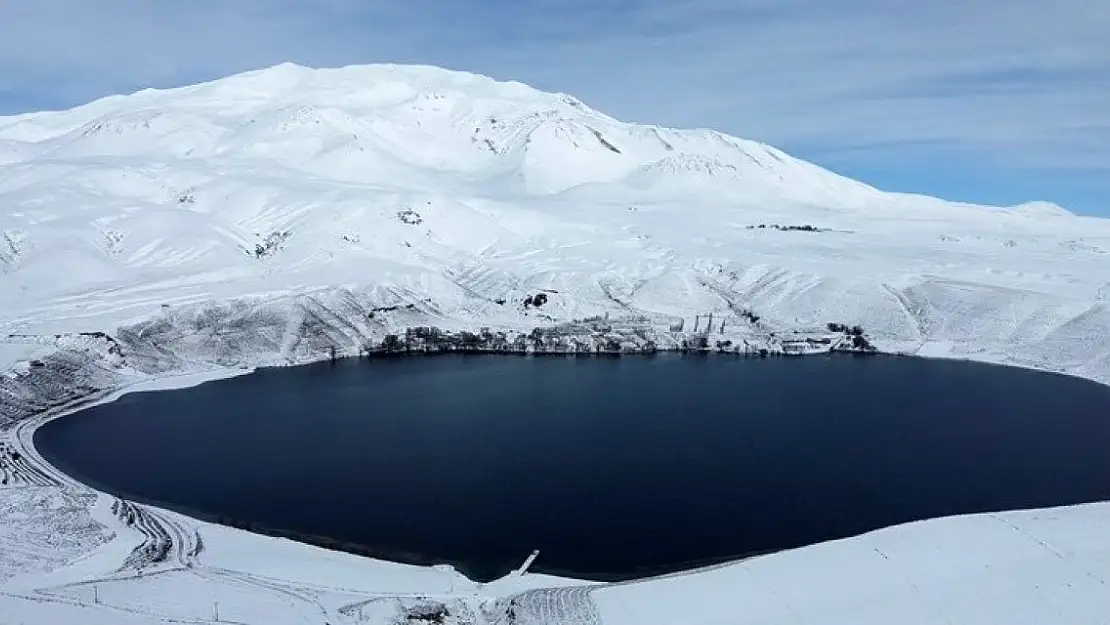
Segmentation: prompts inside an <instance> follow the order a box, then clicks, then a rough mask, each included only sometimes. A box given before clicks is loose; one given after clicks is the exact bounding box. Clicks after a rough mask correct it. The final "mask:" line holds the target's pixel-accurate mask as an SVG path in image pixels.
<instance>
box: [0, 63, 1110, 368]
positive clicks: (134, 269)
mask: <svg viewBox="0 0 1110 625" xmlns="http://www.w3.org/2000/svg"><path fill="white" fill-rule="evenodd" d="M759 225H780V226H800V225H811V226H814V227H815V228H817V229H818V230H819V231H817V232H804V231H793V230H786V231H784V230H780V229H772V228H759V227H758V226H759ZM1108 250H1110V222H1108V221H1105V220H1099V219H1092V218H1081V217H1076V216H1072V215H1070V214H1068V213H1067V212H1066V211H1063V210H1062V209H1059V208H1058V207H1053V205H1048V204H1044V203H1034V204H1028V205H1024V206H1022V207H1018V208H1016V209H1004V208H992V207H981V206H970V205H966V204H955V203H949V202H944V201H941V200H936V199H932V198H927V197H921V196H913V195H905V194H892V193H884V192H881V191H879V190H876V189H874V188H872V187H869V186H867V185H864V184H862V183H859V182H856V181H853V180H849V179H847V178H844V177H842V176H839V175H837V174H834V173H832V172H829V171H826V170H824V169H821V168H820V167H817V166H815V165H812V164H809V163H806V162H803V161H801V160H798V159H795V158H792V157H790V156H788V155H786V154H784V153H782V152H780V151H778V150H776V149H774V148H772V147H770V146H767V145H763V144H760V143H756V142H752V141H745V140H742V139H737V138H734V137H729V136H726V135H723V134H721V133H718V132H714V131H709V130H674V129H669V128H659V127H653V126H640V125H634V124H628V123H623V122H620V121H618V120H615V119H613V118H611V117H609V116H607V115H604V114H602V113H599V112H597V111H594V110H592V109H591V108H589V107H588V106H586V105H585V104H583V103H582V102H580V101H578V100H576V99H575V98H573V97H570V96H567V95H563V94H550V93H544V92H540V91H537V90H535V89H532V88H530V87H528V86H525V85H522V84H519V83H505V82H497V81H495V80H492V79H490V78H485V77H482V76H476V75H473V74H467V73H461V72H453V71H447V70H443V69H438V68H433V67H419V66H415V67H414V66H397V65H380V66H360V67H348V68H342V69H319V70H317V69H309V68H305V67H299V66H296V65H290V64H285V65H279V66H276V67H273V68H269V69H265V70H261V71H255V72H249V73H245V74H241V75H237V76H232V77H229V78H226V79H222V80H217V81H214V82H211V83H206V84H200V85H195V86H189V87H184V88H179V89H170V90H160V91H159V90H145V91H141V92H139V93H135V94H132V95H127V96H113V97H109V98H105V99H103V100H98V101H96V102H92V103H90V104H87V105H85V106H80V107H77V108H75V109H72V110H68V111H60V112H47V113H34V114H27V115H19V116H15V117H7V118H0V268H2V270H3V274H0V301H3V302H4V304H3V306H2V309H0V331H4V333H5V334H14V333H23V334H36V333H57V332H66V331H72V330H82V331H87V330H103V331H112V330H114V329H115V328H116V327H118V326H119V325H120V324H122V323H124V322H131V321H141V320H143V319H149V318H152V317H157V316H159V315H161V314H163V313H164V310H165V309H166V308H170V309H174V308H175V307H178V306H182V305H200V304H201V303H203V302H210V301H222V302H226V301H228V300H236V299H241V298H244V297H247V296H251V297H254V298H255V299H252V300H251V301H254V302H258V301H260V299H259V298H261V299H262V300H265V299H269V300H272V301H278V300H281V301H290V300H288V297H289V296H296V295H297V294H304V293H306V292H312V293H315V294H316V297H318V301H324V300H327V299H328V298H329V297H338V296H336V295H335V293H338V292H340V291H339V290H337V288H338V287H344V288H346V289H362V288H373V289H377V290H376V291H374V292H375V293H377V294H378V295H375V296H370V295H367V296H366V297H368V298H370V299H373V297H378V296H382V297H385V296H383V295H382V293H383V290H384V292H385V293H387V294H392V295H390V297H393V296H396V297H401V298H403V299H406V301H407V300H421V299H422V300H426V301H427V302H429V303H430V308H428V310H429V311H432V310H434V313H431V312H430V313H429V314H431V315H432V316H434V317H436V318H437V319H439V320H440V321H441V322H444V323H448V324H450V322H451V321H454V322H457V323H458V324H463V325H467V324H469V325H475V324H483V325H486V324H488V325H502V326H521V327H524V326H530V325H535V324H536V323H539V322H541V321H547V322H551V321H559V320H563V319H568V318H571V317H574V316H587V315H592V314H599V313H602V312H607V311H618V312H621V311H623V312H629V311H635V312H647V313H651V314H658V315H669V316H673V317H675V318H678V317H686V318H690V317H693V316H694V315H698V314H707V313H710V312H714V313H716V314H718V315H726V314H728V313H729V311H730V310H735V308H736V307H737V306H743V307H745V308H749V309H751V310H755V311H757V313H759V314H760V315H761V316H762V317H763V318H764V319H765V320H766V321H767V322H768V323H769V324H771V325H772V326H774V327H778V328H780V329H784V330H785V329H790V328H798V327H809V326H813V325H821V324H823V323H825V322H827V321H830V320H844V321H850V322H852V323H859V324H862V325H863V326H864V327H865V328H867V329H868V332H869V333H870V334H871V335H872V336H873V337H874V338H875V339H877V340H878V341H879V342H880V344H882V345H884V346H885V347H887V348H897V349H901V350H907V351H911V352H919V351H922V350H924V351H925V352H927V353H932V354H944V353H950V354H953V355H958V356H971V357H977V358H981V359H986V360H996V361H1006V362H1016V363H1019V364H1024V365H1029V366H1036V367H1044V368H1052V369H1063V370H1067V371H1070V372H1073V373H1076V374H1079V375H1085V376H1089V377H1094V378H1097V379H1100V380H1103V381H1106V380H1108V379H1110V339H1107V336H1106V333H1105V331H1104V329H1105V328H1106V327H1107V326H1108V325H1110V313H1108V312H1107V309H1106V306H1105V303H1104V301H1105V298H1106V297H1107V293H1108V291H1110V284H1108V282H1110V277H1108V276H1110V256H1107V254H1106V252H1107V251H1108ZM536 289H550V290H557V291H558V292H559V294H558V296H555V297H553V298H552V302H551V304H550V305H549V306H548V307H547V308H546V309H545V311H544V315H543V316H537V313H536V312H535V311H529V310H522V309H521V307H520V306H514V305H513V303H514V302H519V301H521V300H522V299H523V298H524V297H525V296H526V295H527V294H528V293H529V292H530V291H534V290H536ZM343 292H344V293H346V295H343V297H347V296H350V293H351V292H350V291H343ZM398 294H401V295H398ZM357 297H362V296H361V295H359V296H357ZM282 298H285V299H282ZM387 299H388V297H387ZM502 300H504V301H506V302H508V304H507V305H504V304H501V305H499V304H496V303H495V302H498V301H502ZM163 305H165V306H163ZM368 305H369V304H368ZM373 331H374V330H373V329H372V328H371V329H369V330H365V332H362V333H363V334H365V333H366V332H370V333H373ZM348 334H350V333H348ZM351 336H353V335H351ZM358 340H361V339H358ZM348 342H349V343H350V344H351V349H352V350H353V349H354V345H355V343H356V342H357V341H356V339H355V338H350V340H349V341H348ZM296 343H297V341H296V340H287V341H284V342H283V345H284V347H283V348H282V349H285V350H288V349H291V347H290V346H294V347H295V345H296ZM282 355H283V356H289V354H288V353H286V354H282ZM302 356H303V355H302Z"/></svg>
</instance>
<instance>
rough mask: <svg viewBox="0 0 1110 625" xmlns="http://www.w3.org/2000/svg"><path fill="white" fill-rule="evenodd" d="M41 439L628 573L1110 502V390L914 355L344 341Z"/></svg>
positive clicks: (462, 544) (401, 533)
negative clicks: (490, 348) (352, 354)
mask: <svg viewBox="0 0 1110 625" xmlns="http://www.w3.org/2000/svg"><path fill="white" fill-rule="evenodd" d="M35 442H36V445H37V446H38V447H39V449H40V450H41V452H42V453H43V454H44V455H45V456H46V457H47V458H48V459H49V460H50V461H51V462H54V463H55V464H57V465H58V466H59V467H61V468H63V469H65V470H67V471H69V472H70V473H71V474H73V475H75V476H78V477H80V478H83V479H85V480H87V481H89V482H91V483H94V484H97V485H100V486H102V487H104V488H105V489H107V490H111V491H114V492H119V493H125V494H127V495H129V496H131V497H134V498H138V499H142V500H147V501H157V502H162V503H163V504H167V505H170V506H171V507H176V508H178V509H187V510H190V511H193V513H195V514H199V515H202V516H207V517H209V518H214V517H217V516H219V517H224V518H225V519H226V518H232V519H240V520H249V521H251V522H252V523H254V524H256V525H261V526H266V527H269V528H278V529H282V530H289V531H293V532H298V533H303V534H308V535H317V536H326V537H330V538H334V539H337V540H340V541H345V542H349V543H355V544H359V545H363V546H366V547H369V548H370V549H372V550H373V551H374V552H375V553H378V554H379V555H382V556H385V557H391V558H398V559H406V558H407V559H419V558H426V559H427V560H430V561H438V562H450V563H453V564H455V565H456V566H459V568H461V569H462V570H463V571H465V572H467V573H469V574H470V575H472V576H476V577H480V578H489V577H492V576H496V575H499V574H502V573H505V572H507V571H508V570H509V569H511V568H513V567H515V566H518V565H519V564H520V562H521V561H522V560H523V559H524V558H525V557H526V556H527V555H528V553H529V552H530V551H531V550H532V549H540V550H541V554H540V558H539V559H538V560H537V562H536V565H535V567H534V569H533V570H540V571H549V572H561V573H567V574H574V575H578V576H584V577H592V578H597V579H603V578H604V579H613V578H622V577H633V576H638V575H642V574H645V573H648V572H660V571H666V570H674V569H680V568H684V567H685V566H689V565H691V564H693V563H698V562H707V561H713V560H719V559H723V558H726V559H727V558H731V557H737V556H742V555H745V554H750V553H754V552H761V551H767V550H773V549H781V548H785V547H794V546H800V545H804V544H809V543H814V542H818V541H821V540H825V539H830V538H837V537H844V536H849V535H853V534H857V533H861V532H864V531H867V530H870V529H874V528H878V527H882V526H887V525H891V524H895V523H899V522H903V521H909V520H914V519H921V518H928V517H936V516H942V515H948V514H954V513H966V512H978V511H994V510H1003V509H1014V508H1027V507H1039V506H1050V505H1060V504H1071V503H1079V502H1087V501H1093V500H1100V499H1110V453H1108V452H1107V449H1108V444H1110V388H1108V387H1103V386H1099V385H1097V384H1094V383H1090V382H1085V381H1082V380H1077V379H1071V378H1065V377H1061V376H1055V375H1050V374H1041V373H1034V372H1029V371H1022V370H1016V369H1008V368H1001V367H992V366H985V365H972V364H967V363H957V362H945V361H928V360H919V359H910V358H887V357H872V358H860V357H850V356H842V357H807V358H797V359H768V360H744V359H735V358H731V357H690V358H683V357H680V356H670V355H668V356H657V357H643V358H641V357H635V358H620V359H605V358H598V359H595V358H577V359H576V358H569V359H563V358H519V357H498V356H439V357H427V358H408V359H396V360H376V361H370V362H368V361H346V362H341V363H339V364H338V365H335V366H332V365H329V364H322V365H312V366H307V367H297V368H288V369H270V370H264V371H260V372H258V373H255V374H253V375H248V376H244V377H240V378H235V379H231V380H224V381H220V382H213V383H209V384H204V385H202V386H199V387H196V388H192V389H186V390H181V391H168V392H157V393H143V394H136V395H129V396H125V397H124V398H122V399H120V400H118V401H116V402H114V403H111V404H107V405H103V406H99V407H95V408H92V409H89V410H86V411H83V412H81V413H79V414H77V415H75V416H72V417H68V418H65V419H61V420H58V421H55V422H53V423H50V424H49V425H47V426H46V427H44V428H42V429H41V430H40V431H39V432H38V434H37V435H36V439H35ZM406 554H407V555H406Z"/></svg>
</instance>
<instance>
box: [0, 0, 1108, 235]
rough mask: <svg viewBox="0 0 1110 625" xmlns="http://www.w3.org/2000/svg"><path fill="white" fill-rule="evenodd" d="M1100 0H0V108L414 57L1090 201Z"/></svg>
mask: <svg viewBox="0 0 1110 625" xmlns="http://www.w3.org/2000/svg"><path fill="white" fill-rule="evenodd" d="M1107 33H1110V3H1108V2H1105V1H1101V0H1053V2H1045V1H1043V0H930V1H927V2H926V1H922V0H836V1H829V0H640V1H634V0H592V1H586V0H404V1H401V0H364V1H361V2H360V1H356V0H187V1H186V0H180V1H179V0H96V1H95V2H93V1H91V0H33V1H28V2H21V1H16V0H12V1H8V2H3V1H0V114H8V113H17V112H24V111H30V110H38V109H44V108H65V107H69V106H72V105H75V104H79V103H82V102H84V101H87V100H90V99H93V98H95V97H99V96H102V95H108V94H111V93H115V92H120V91H133V90H136V89H139V88H142V87H147V86H155V87H160V86H175V85H181V84H187V83H191V82H197V81H200V80H207V79H212V78H216V77H220V76H223V75H227V74H231V73H235V72H239V71H245V70H248V69H256V68H259V67H263V66H269V65H274V64H277V63H279V62H283V61H293V62H297V63H301V64H305V65H312V66H335V65H346V64H352V63H373V62H416V63H429V64H435V65H442V66H446V67H450V68H454V69H463V70H469V71H475V72H479V73H483V74H488V75H491V76H494V77H496V78H502V79H515V80H521V81H523V82H527V83H529V84H532V85H534V86H536V87H538V88H541V89H545V90H550V91H563V92H567V93H571V94H574V95H575V96H577V97H579V98H580V99H582V100H583V101H585V102H587V103H588V104H590V105H591V106H593V107H594V108H597V109H599V110H602V111H604V112H606V113H609V114H611V115H613V116H615V117H618V118H621V119H625V120H629V121H640V122H647V123H657V124H663V125H670V126H680V127H712V128H716V129H719V130H722V131H725V132H728V133H730V134H734V135H737V136H741V137H745V138H751V139H757V140H762V141H766V142H768V143H771V144H773V145H776V146H778V147H780V148H782V149H784V150H786V151H788V152H791V153H792V154H795V155H796V156H799V157H801V158H805V159H807V160H811V161H814V162H816V163H819V164H821V165H824V166H826V167H829V168H831V169H834V170H836V171H838V172H840V173H844V174H846V175H849V176H852V177H856V178H859V179H862V180H864V181H866V182H869V183H871V184H874V185H877V186H880V187H883V188H889V189H894V190H902V191H914V192H922V193H929V194H933V195H940V196H942V197H948V198H951V199H958V200H968V201H978V202H987V203H997V204H1012V203H1017V202H1020V201H1023V200H1034V199H1044V200H1051V201H1055V202H1058V203H1060V204H1062V205H1064V206H1066V207H1068V208H1070V209H1072V210H1075V211H1077V212H1083V213H1088V214H1100V215H1105V216H1110V35H1108V34H1107Z"/></svg>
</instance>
